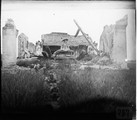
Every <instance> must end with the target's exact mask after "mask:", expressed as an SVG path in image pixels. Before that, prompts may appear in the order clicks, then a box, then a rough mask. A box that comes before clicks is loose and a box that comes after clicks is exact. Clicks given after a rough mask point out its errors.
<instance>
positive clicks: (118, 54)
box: [112, 15, 128, 63]
mask: <svg viewBox="0 0 137 120" xmlns="http://www.w3.org/2000/svg"><path fill="white" fill-rule="evenodd" d="M127 19H128V16H127V15H125V16H124V17H123V18H122V19H120V20H118V21H117V22H116V24H115V30H114V41H113V49H112V59H113V60H114V62H116V63H125V59H126V58H127V49H126V27H127Z"/></svg>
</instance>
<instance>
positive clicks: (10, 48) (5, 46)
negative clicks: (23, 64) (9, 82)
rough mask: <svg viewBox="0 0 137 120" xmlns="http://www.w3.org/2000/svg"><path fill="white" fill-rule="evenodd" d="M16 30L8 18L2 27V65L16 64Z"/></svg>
mask: <svg viewBox="0 0 137 120" xmlns="http://www.w3.org/2000/svg"><path fill="white" fill-rule="evenodd" d="M17 35H18V30H17V29H16V27H15V25H14V21H13V20H12V19H8V20H7V22H6V24H5V26H4V27H3V29H2V51H3V54H2V66H3V67H6V66H9V65H15V64H16V37H17Z"/></svg>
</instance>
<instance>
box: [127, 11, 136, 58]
mask: <svg viewBox="0 0 137 120" xmlns="http://www.w3.org/2000/svg"><path fill="white" fill-rule="evenodd" d="M129 11H130V14H128V25H127V29H126V30H127V32H126V33H127V34H126V35H127V36H126V38H127V60H136V35H135V10H134V9H131V10H129Z"/></svg>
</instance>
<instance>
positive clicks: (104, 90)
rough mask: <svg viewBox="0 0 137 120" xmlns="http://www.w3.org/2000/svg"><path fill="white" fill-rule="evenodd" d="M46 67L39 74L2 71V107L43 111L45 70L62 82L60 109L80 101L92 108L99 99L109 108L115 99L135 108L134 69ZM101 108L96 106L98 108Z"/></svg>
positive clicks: (46, 91)
mask: <svg viewBox="0 0 137 120" xmlns="http://www.w3.org/2000/svg"><path fill="white" fill-rule="evenodd" d="M44 64H45V63H44ZM46 66H47V68H44V69H41V70H39V71H38V72H35V71H32V70H30V71H27V70H25V71H22V70H18V72H16V74H10V73H7V72H2V107H3V108H11V109H13V108H28V107H30V108H33V107H38V106H41V107H44V108H46V104H47V103H48V102H49V101H50V97H49V89H48V87H44V78H45V77H44V76H45V75H48V71H53V72H55V73H56V75H57V79H58V80H60V81H61V82H60V83H59V85H58V87H59V94H60V101H59V103H60V105H61V107H69V106H72V105H76V104H79V103H80V104H81V102H83V101H92V102H91V103H92V105H91V104H90V103H89V102H84V103H82V104H84V106H85V104H86V106H88V105H91V106H94V104H96V105H97V104H99V103H97V102H96V100H98V101H100V100H101V101H102V102H101V103H100V104H101V105H100V106H103V107H105V106H109V105H108V104H107V101H109V102H110V103H109V102H108V103H109V104H111V103H114V108H115V107H116V106H115V104H116V103H117V101H116V100H120V101H126V102H127V103H129V104H130V106H132V105H133V106H134V108H135V101H136V96H135V95H136V71H134V70H105V69H103V70H102V69H95V68H86V69H84V70H80V69H77V70H74V69H72V67H71V62H70V61H60V62H59V61H58V65H57V67H56V68H53V67H52V64H51V61H48V62H46ZM110 99H111V100H110ZM112 99H113V100H112ZM103 101H105V103H104V102H103ZM118 104H119V102H118ZM123 105H125V104H123ZM78 106H79V105H78ZM95 107H96V106H95ZM95 107H93V108H95ZM101 108H102V107H101ZM101 108H100V107H98V109H101ZM98 109H97V110H98ZM103 109H104V108H103ZM103 109H102V110H103ZM108 111H109V109H108Z"/></svg>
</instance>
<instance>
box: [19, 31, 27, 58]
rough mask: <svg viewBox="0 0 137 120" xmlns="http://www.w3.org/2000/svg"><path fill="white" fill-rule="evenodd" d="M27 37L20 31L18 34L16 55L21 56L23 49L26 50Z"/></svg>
mask: <svg viewBox="0 0 137 120" xmlns="http://www.w3.org/2000/svg"><path fill="white" fill-rule="evenodd" d="M28 43H29V42H28V37H27V36H26V35H25V34H24V33H21V34H20V35H19V36H18V57H19V58H21V57H22V54H23V53H24V51H25V50H28Z"/></svg>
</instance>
